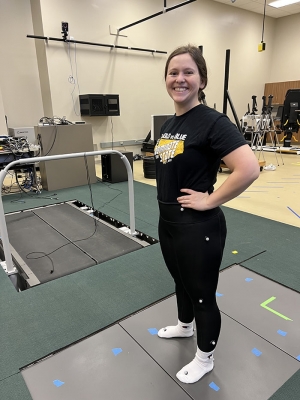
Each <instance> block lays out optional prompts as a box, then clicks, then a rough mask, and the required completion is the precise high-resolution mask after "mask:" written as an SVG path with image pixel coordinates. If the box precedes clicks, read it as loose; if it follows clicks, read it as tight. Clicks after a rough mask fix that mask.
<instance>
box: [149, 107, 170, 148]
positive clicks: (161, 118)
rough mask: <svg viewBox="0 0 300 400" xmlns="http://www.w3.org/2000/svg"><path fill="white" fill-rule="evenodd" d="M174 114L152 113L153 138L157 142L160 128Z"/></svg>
mask: <svg viewBox="0 0 300 400" xmlns="http://www.w3.org/2000/svg"><path fill="white" fill-rule="evenodd" d="M173 115H174V114H159V115H151V139H152V140H153V141H154V142H155V143H156V142H157V140H158V139H159V138H160V130H161V127H162V126H163V124H164V123H165V122H166V121H167V120H168V119H169V118H171V117H173Z"/></svg>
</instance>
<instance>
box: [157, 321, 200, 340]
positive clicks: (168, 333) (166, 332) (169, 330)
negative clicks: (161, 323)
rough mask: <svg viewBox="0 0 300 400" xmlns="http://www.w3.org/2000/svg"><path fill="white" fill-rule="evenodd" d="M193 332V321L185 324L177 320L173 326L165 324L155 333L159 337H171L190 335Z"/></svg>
mask: <svg viewBox="0 0 300 400" xmlns="http://www.w3.org/2000/svg"><path fill="white" fill-rule="evenodd" d="M193 334H194V326H193V322H190V323H189V324H185V323H183V322H181V321H179V320H178V324H177V325H175V326H167V327H166V328H161V329H160V330H159V331H158V333H157V335H158V336H159V337H161V338H167V339H170V338H173V337H190V336H193Z"/></svg>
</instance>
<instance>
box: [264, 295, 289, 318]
mask: <svg viewBox="0 0 300 400" xmlns="http://www.w3.org/2000/svg"><path fill="white" fill-rule="evenodd" d="M275 299H276V297H270V298H269V299H268V300H266V301H264V302H263V303H261V306H262V307H263V308H265V309H266V310H269V311H271V312H272V313H273V314H276V315H278V317H280V318H283V319H285V320H287V321H293V320H292V319H291V318H288V317H286V316H285V315H282V314H280V313H279V312H277V311H275V310H273V309H272V308H270V307H267V304H269V303H271V301H273V300H275Z"/></svg>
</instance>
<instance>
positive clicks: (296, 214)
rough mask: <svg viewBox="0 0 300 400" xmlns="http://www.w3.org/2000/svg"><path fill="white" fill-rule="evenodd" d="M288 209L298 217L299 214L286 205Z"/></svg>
mask: <svg viewBox="0 0 300 400" xmlns="http://www.w3.org/2000/svg"><path fill="white" fill-rule="evenodd" d="M287 208H288V209H289V210H290V211H292V213H293V214H295V215H296V216H297V217H298V218H300V215H298V214H297V213H296V212H295V211H294V210H292V209H291V207H287Z"/></svg>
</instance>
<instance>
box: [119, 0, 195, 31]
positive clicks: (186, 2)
mask: <svg viewBox="0 0 300 400" xmlns="http://www.w3.org/2000/svg"><path fill="white" fill-rule="evenodd" d="M194 1H197V0H187V1H184V2H183V3H180V4H177V5H176V6H173V7H169V8H165V7H166V6H165V7H164V10H163V11H159V12H157V13H155V14H152V15H149V17H146V18H143V19H140V20H139V21H136V22H133V23H132V24H129V25H126V26H123V27H122V28H119V29H118V32H121V31H123V30H124V29H127V28H131V27H132V26H134V25H137V24H140V23H141V22H145V21H147V20H148V19H151V18H154V17H157V16H158V15H161V14H164V13H166V12H169V11H172V10H175V8H178V7H182V6H185V5H187V4H189V3H193V2H194ZM164 4H165V5H166V2H165V3H164Z"/></svg>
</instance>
